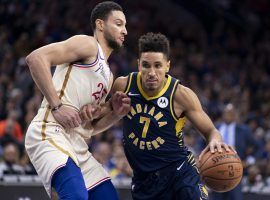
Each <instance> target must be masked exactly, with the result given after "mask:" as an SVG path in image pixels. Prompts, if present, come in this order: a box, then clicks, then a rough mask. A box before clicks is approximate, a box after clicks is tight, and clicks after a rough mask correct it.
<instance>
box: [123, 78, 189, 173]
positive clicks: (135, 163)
mask: <svg viewBox="0 0 270 200" xmlns="http://www.w3.org/2000/svg"><path fill="white" fill-rule="evenodd" d="M128 82H129V83H128V88H127V90H126V93H127V94H128V96H130V97H131V111H130V113H129V114H128V115H127V116H126V117H125V118H124V148H125V152H126V155H127V158H128V160H129V162H130V164H131V166H132V167H133V169H134V170H139V171H153V170H156V169H159V168H162V167H165V166H166V165H168V164H170V163H171V162H174V161H177V160H181V159H182V158H184V157H185V156H186V155H187V151H186V148H185V147H184V143H183V135H182V128H183V126H184V123H185V118H184V117H183V118H180V119H179V118H177V117H176V115H175V113H174V111H173V94H174V91H175V89H176V87H177V84H178V80H176V79H174V78H172V77H171V76H168V77H167V83H166V84H165V86H164V88H163V89H162V91H161V92H160V93H159V94H158V95H157V96H155V97H148V96H147V95H146V94H145V93H144V91H143V90H142V87H141V84H140V74H138V73H133V74H131V75H130V76H129V81H128Z"/></svg>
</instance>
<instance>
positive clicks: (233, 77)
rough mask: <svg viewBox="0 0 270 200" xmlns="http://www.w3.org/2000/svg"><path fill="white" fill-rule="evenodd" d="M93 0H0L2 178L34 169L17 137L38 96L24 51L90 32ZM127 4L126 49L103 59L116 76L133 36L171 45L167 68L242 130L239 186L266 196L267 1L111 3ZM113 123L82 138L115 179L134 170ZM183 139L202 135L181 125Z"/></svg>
mask: <svg viewBox="0 0 270 200" xmlns="http://www.w3.org/2000/svg"><path fill="white" fill-rule="evenodd" d="M98 2H99V1H98V0H93V1H89V0H80V1H72V0H66V1H53V0H47V1H38V0H31V1H30V0H12V1H10V0H1V3H0V46H1V48H0V155H1V162H0V179H1V178H2V177H3V175H4V174H35V173H36V172H35V170H34V168H33V166H32V165H31V163H30V162H29V158H28V157H27V155H26V153H25V150H24V145H23V142H24V135H25V132H26V130H27V127H28V125H29V123H30V122H31V120H32V119H33V117H34V116H35V114H36V112H37V109H38V108H39V106H40V103H41V100H42V98H43V97H42V94H41V93H40V92H39V90H38V88H37V87H36V86H35V84H34V83H33V80H32V78H31V75H30V72H29V70H28V68H27V66H26V64H25V56H27V55H28V54H29V53H30V52H31V51H32V50H34V49H36V48H38V47H40V46H42V45H45V44H48V43H51V42H57V41H61V40H64V39H67V38H68V37H70V36H72V35H75V34H92V33H91V29H90V11H91V9H92V8H93V6H94V5H96V3H98ZM117 2H119V3H120V4H121V5H122V7H123V8H124V10H125V13H126V17H127V29H128V36H127V39H126V41H125V46H124V47H123V48H122V49H121V50H120V51H119V52H117V53H115V54H114V55H113V56H112V57H111V58H110V60H109V63H110V65H111V69H112V71H113V73H114V74H115V76H116V77H117V76H120V75H127V74H128V73H129V72H132V71H136V69H137V60H136V59H137V42H135V41H137V40H138V38H139V37H140V35H142V34H144V33H146V32H148V31H153V32H161V33H163V34H165V35H166V36H168V38H169V39H170V42H171V70H170V74H171V75H173V76H175V77H176V78H179V79H180V80H181V82H182V84H184V85H185V86H188V87H190V88H191V89H192V90H194V91H195V93H196V94H197V95H198V97H199V99H200V101H201V103H202V105H203V108H204V109H205V111H206V112H207V113H208V114H209V116H210V117H211V119H212V120H213V121H214V122H215V123H216V124H221V123H223V122H225V117H224V111H225V108H226V105H228V104H232V105H234V107H235V116H234V117H233V118H232V120H231V123H236V124H239V125H241V126H242V127H245V130H247V132H248V133H249V134H250V135H249V136H250V137H249V139H248V141H250V143H251V144H250V145H247V147H246V148H245V149H244V150H243V152H242V153H241V156H240V157H241V159H242V161H243V163H244V166H245V177H244V178H243V190H244V191H246V192H265V193H267V192H269V193H270V14H269V13H270V2H269V1H267V0H239V1H233V0H221V1H214V0H210V1H209V0H208V1H207V0H196V1H181V2H179V1H173V0H170V1H169V0H167V1H156V0H155V1H154V0H153V1H143V0H138V1H117ZM121 142H122V129H121V122H119V123H118V124H117V125H115V126H114V127H113V128H111V129H110V130H108V131H106V132H105V133H103V134H100V135H97V136H95V137H93V138H92V139H91V140H90V141H89V148H90V150H91V152H92V153H93V155H94V156H95V157H96V159H97V160H98V161H99V162H101V163H102V164H103V165H104V167H105V168H106V169H107V170H108V171H109V173H110V175H111V176H112V178H113V179H122V178H127V177H131V176H132V170H131V168H130V166H129V164H128V162H127V160H126V158H125V155H124V152H123V148H122V143H121ZM185 142H186V145H187V146H188V147H189V148H190V150H191V151H193V152H194V154H195V155H198V154H199V153H200V151H201V150H202V148H203V147H204V146H203V145H204V144H203V142H202V138H201V137H200V136H199V134H198V132H197V131H196V130H195V129H194V128H193V127H191V126H190V124H189V123H187V125H186V129H185Z"/></svg>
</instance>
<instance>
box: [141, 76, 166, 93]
mask: <svg viewBox="0 0 270 200" xmlns="http://www.w3.org/2000/svg"><path fill="white" fill-rule="evenodd" d="M166 82H167V79H164V81H163V83H162V84H161V86H160V87H159V88H157V89H155V90H148V89H146V88H145V87H144V86H143V84H141V85H142V89H143V90H144V92H145V93H146V94H147V95H148V96H149V97H153V96H156V95H158V93H159V92H160V91H161V90H162V89H163V88H164V86H165V84H166Z"/></svg>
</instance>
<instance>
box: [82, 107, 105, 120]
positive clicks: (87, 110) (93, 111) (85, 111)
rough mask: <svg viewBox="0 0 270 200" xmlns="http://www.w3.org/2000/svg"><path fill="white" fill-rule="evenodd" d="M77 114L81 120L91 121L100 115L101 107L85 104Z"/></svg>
mask: <svg viewBox="0 0 270 200" xmlns="http://www.w3.org/2000/svg"><path fill="white" fill-rule="evenodd" d="M79 114H80V117H81V119H82V121H92V120H94V119H97V118H98V117H99V116H100V115H101V107H100V106H99V105H94V104H87V105H84V106H83V107H82V108H81V110H80V112H79Z"/></svg>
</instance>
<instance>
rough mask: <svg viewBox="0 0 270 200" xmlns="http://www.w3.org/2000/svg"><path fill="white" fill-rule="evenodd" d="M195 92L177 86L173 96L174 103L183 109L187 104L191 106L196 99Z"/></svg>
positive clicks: (180, 85)
mask: <svg viewBox="0 0 270 200" xmlns="http://www.w3.org/2000/svg"><path fill="white" fill-rule="evenodd" d="M197 98H198V97H197V95H196V94H195V92H194V91H193V90H192V89H190V88H189V87H186V86H184V85H182V84H178V86H177V88H176V92H175V95H174V101H175V102H177V103H178V104H180V105H182V106H183V107H188V105H189V104H193V103H194V101H195V100H196V99H197Z"/></svg>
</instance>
